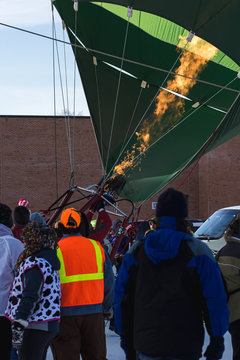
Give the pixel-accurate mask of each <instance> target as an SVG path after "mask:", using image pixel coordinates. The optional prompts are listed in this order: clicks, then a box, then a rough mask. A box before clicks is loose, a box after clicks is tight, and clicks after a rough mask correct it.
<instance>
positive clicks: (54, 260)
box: [34, 249, 60, 270]
mask: <svg viewBox="0 0 240 360" xmlns="http://www.w3.org/2000/svg"><path fill="white" fill-rule="evenodd" d="M34 255H35V256H36V257H38V258H43V259H45V260H47V261H48V262H49V263H50V264H51V265H52V268H53V269H54V270H59V269H60V261H59V259H58V257H57V251H56V250H54V249H53V250H52V249H43V250H40V251H38V252H36V253H35V254H34Z"/></svg>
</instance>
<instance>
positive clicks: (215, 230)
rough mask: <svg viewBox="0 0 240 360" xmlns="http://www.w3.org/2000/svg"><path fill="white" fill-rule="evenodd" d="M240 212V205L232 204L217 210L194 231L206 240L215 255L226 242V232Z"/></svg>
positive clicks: (197, 236)
mask: <svg viewBox="0 0 240 360" xmlns="http://www.w3.org/2000/svg"><path fill="white" fill-rule="evenodd" d="M238 214H240V206H231V207H226V208H222V209H219V210H217V211H215V212H214V213H213V214H212V215H211V216H210V217H209V218H208V219H207V220H206V221H205V222H204V223H203V224H202V225H201V226H200V227H199V228H198V230H197V231H196V232H195V233H194V237H196V238H197V239H200V240H202V241H204V242H205V243H206V244H207V245H208V246H209V247H210V249H211V250H212V252H213V254H214V255H215V254H216V253H217V252H218V251H219V250H220V249H221V248H222V247H223V246H224V245H225V244H226V243H225V240H224V232H225V231H226V229H227V227H228V226H229V225H230V224H231V223H232V222H234V220H235V219H236V217H237V216H238Z"/></svg>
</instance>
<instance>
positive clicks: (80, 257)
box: [51, 208, 114, 360]
mask: <svg viewBox="0 0 240 360" xmlns="http://www.w3.org/2000/svg"><path fill="white" fill-rule="evenodd" d="M58 226H60V228H61V232H62V233H63V237H62V239H61V240H60V241H59V242H58V249H57V253H58V257H59V260H60V263H61V268H60V271H59V275H60V282H61V292H62V297H61V323H60V332H59V334H58V335H57V336H56V337H55V339H54V340H53V341H52V344H51V349H52V353H53V358H54V360H66V359H68V360H75V359H79V358H80V354H81V357H82V359H83V360H106V337H105V323H104V313H106V314H109V313H111V310H112V305H113V287H114V275H113V271H112V265H111V262H110V259H109V257H108V254H107V253H106V252H105V251H104V249H103V247H102V246H101V244H100V243H99V242H98V241H95V240H92V239H89V238H88V236H89V223H88V220H87V217H86V215H85V214H84V213H79V212H78V211H77V210H76V209H74V208H69V209H66V210H64V211H63V212H62V215H61V219H60V223H59V225H58Z"/></svg>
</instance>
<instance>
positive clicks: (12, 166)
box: [0, 116, 240, 219]
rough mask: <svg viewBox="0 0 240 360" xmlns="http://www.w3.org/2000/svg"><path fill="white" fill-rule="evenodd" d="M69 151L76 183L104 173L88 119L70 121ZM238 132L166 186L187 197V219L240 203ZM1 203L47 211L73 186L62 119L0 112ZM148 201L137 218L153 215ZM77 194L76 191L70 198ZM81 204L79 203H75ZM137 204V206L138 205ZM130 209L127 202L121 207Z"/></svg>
mask: <svg viewBox="0 0 240 360" xmlns="http://www.w3.org/2000/svg"><path fill="white" fill-rule="evenodd" d="M70 130H71V134H73V133H74V136H71V144H72V149H74V150H73V151H72V152H71V155H72V160H73V165H74V172H75V184H76V185H79V186H82V187H87V186H90V185H92V184H96V183H97V182H98V181H99V180H100V178H101V176H102V166H101V161H100V156H99V152H98V148H97V145H96V139H95V136H94V132H93V128H92V124H91V120H90V118H89V117H77V118H76V119H75V120H71V121H70ZM239 141H240V136H237V137H235V138H234V139H232V140H231V141H228V142H227V143H225V144H224V145H222V146H220V147H219V148H217V149H215V150H214V151H212V152H210V153H209V154H206V155H204V156H203V158H202V159H201V160H200V162H199V163H198V165H197V166H196V167H195V169H194V171H193V172H192V173H191V174H190V176H188V174H189V171H190V169H188V170H186V171H185V173H183V174H182V175H181V176H179V178H178V179H177V180H175V181H174V182H173V183H172V184H171V185H170V186H173V187H175V188H179V186H180V185H181V187H180V188H179V190H181V191H182V192H183V193H184V194H186V195H187V196H188V203H189V217H191V218H202V219H206V218H207V217H208V216H209V215H211V214H212V213H213V212H214V211H215V210H217V209H218V208H221V207H225V206H231V205H239V204H240V192H239V178H240V154H239V150H240V146H239ZM0 150H1V158H0V201H1V202H3V203H6V204H8V205H9V206H10V207H11V208H12V209H13V208H14V207H15V206H16V205H17V202H18V200H19V199H20V198H26V199H27V200H28V201H29V202H30V207H31V210H32V211H39V210H40V209H46V208H47V207H48V206H49V205H51V204H52V203H53V202H54V201H55V200H56V199H57V198H58V196H60V195H62V194H63V193H64V192H65V191H66V190H67V189H68V188H69V187H70V184H71V179H70V175H71V167H70V159H69V158H70V155H69V150H68V141H67V135H66V121H65V118H64V117H61V116H59V117H57V118H54V117H50V116H49V117H48V116H0ZM157 197H158V195H155V196H153V197H152V198H151V199H149V200H148V201H146V202H145V203H144V204H143V206H142V210H141V215H140V217H141V219H145V218H148V217H150V216H153V215H154V211H153V210H152V202H153V201H156V200H157ZM77 198H81V195H80V194H78V193H76V194H75V195H74V196H73V198H72V199H71V200H75V199H77ZM77 204H78V205H76V207H81V204H83V201H82V203H77ZM137 205H138V204H137ZM123 209H124V210H125V211H129V207H128V206H123Z"/></svg>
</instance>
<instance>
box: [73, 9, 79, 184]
mask: <svg viewBox="0 0 240 360" xmlns="http://www.w3.org/2000/svg"><path fill="white" fill-rule="evenodd" d="M77 14H78V7H77V10H76V11H75V25H74V26H75V34H76V33H77V24H78V17H77ZM76 45H77V39H76V36H75V40H74V61H73V132H72V160H73V171H74V165H75V129H76V77H77V61H76V58H77V56H76V55H77V46H76ZM73 184H74V176H73V178H72V185H73Z"/></svg>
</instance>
